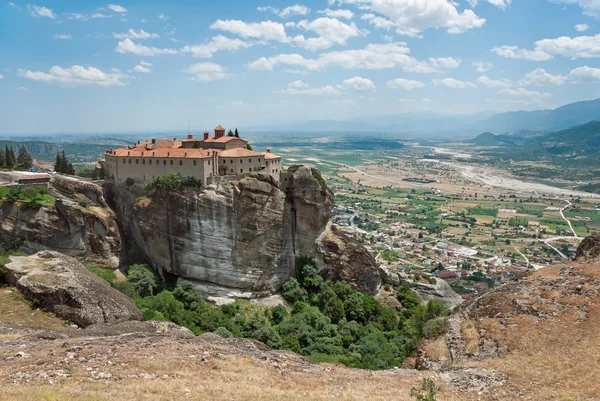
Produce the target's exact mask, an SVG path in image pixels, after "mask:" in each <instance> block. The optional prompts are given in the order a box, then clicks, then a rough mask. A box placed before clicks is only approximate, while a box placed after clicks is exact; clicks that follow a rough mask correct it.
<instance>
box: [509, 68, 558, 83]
mask: <svg viewBox="0 0 600 401" xmlns="http://www.w3.org/2000/svg"><path fill="white" fill-rule="evenodd" d="M567 80H568V77H565V76H562V75H552V74H549V73H547V72H546V70H544V69H542V68H537V69H535V70H533V71H531V72H530V73H528V74H525V77H524V78H523V79H521V80H520V81H519V82H518V84H519V86H549V85H562V84H564V83H565V82H567Z"/></svg>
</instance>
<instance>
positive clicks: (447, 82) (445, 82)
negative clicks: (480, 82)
mask: <svg viewBox="0 0 600 401" xmlns="http://www.w3.org/2000/svg"><path fill="white" fill-rule="evenodd" d="M433 84H434V85H435V86H445V87H446V88H452V89H467V88H471V89H474V88H477V85H475V84H474V83H472V82H468V81H459V80H458V79H454V78H444V79H434V80H433Z"/></svg>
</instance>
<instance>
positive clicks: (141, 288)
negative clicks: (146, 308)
mask: <svg viewBox="0 0 600 401" xmlns="http://www.w3.org/2000/svg"><path fill="white" fill-rule="evenodd" d="M127 275H128V277H127V280H128V281H129V282H130V283H131V284H133V288H134V289H135V291H136V292H137V293H138V295H139V296H141V297H148V296H151V295H152V294H153V293H154V290H156V289H157V288H158V284H157V283H156V277H155V276H154V272H153V271H152V270H150V268H149V267H148V266H146V265H133V266H131V267H130V268H129V271H128V272H127ZM182 305H183V304H182Z"/></svg>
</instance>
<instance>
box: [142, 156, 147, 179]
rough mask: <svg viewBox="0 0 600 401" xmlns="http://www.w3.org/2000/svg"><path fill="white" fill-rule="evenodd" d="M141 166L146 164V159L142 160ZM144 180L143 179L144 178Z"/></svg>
mask: <svg viewBox="0 0 600 401" xmlns="http://www.w3.org/2000/svg"><path fill="white" fill-rule="evenodd" d="M142 164H146V159H142ZM144 180H145V178H144Z"/></svg>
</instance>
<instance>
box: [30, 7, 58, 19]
mask: <svg viewBox="0 0 600 401" xmlns="http://www.w3.org/2000/svg"><path fill="white" fill-rule="evenodd" d="M27 10H29V14H30V15H31V16H32V17H47V18H51V19H56V14H54V12H53V11H52V9H51V8H48V7H42V6H36V5H35V4H27Z"/></svg>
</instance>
